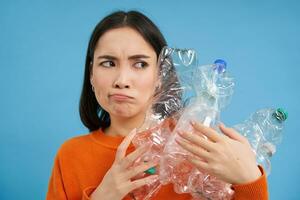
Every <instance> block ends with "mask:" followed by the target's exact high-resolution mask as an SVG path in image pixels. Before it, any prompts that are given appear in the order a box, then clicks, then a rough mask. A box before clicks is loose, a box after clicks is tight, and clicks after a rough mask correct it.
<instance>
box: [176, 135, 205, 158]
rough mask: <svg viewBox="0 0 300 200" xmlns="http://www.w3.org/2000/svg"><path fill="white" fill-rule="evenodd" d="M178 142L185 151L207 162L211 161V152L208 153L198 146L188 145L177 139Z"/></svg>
mask: <svg viewBox="0 0 300 200" xmlns="http://www.w3.org/2000/svg"><path fill="white" fill-rule="evenodd" d="M176 142H177V143H178V144H179V145H180V146H181V147H183V148H184V149H186V150H187V151H189V152H191V153H193V154H194V155H196V156H199V157H201V158H204V159H205V160H207V159H209V157H210V154H209V152H207V151H206V150H205V149H203V148H201V147H200V148H199V147H198V146H196V145H193V144H191V143H188V142H186V141H184V140H180V139H176Z"/></svg>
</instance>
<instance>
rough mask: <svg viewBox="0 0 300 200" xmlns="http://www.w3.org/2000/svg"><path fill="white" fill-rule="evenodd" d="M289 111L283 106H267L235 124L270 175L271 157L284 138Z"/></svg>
mask: <svg viewBox="0 0 300 200" xmlns="http://www.w3.org/2000/svg"><path fill="white" fill-rule="evenodd" d="M287 117H288V113H287V112H286V111H284V110H283V109H282V108H278V109H274V108H265V109H261V110H258V111H256V112H255V113H253V114H252V115H251V116H250V118H249V119H247V120H245V121H244V122H243V123H241V124H238V125H235V126H233V128H234V129H236V130H237V131H238V132H239V133H240V134H242V135H243V136H245V137H246V138H247V139H248V141H249V143H250V144H251V147H252V149H253V151H254V152H255V153H256V160H257V163H258V164H260V165H262V166H263V167H264V169H265V171H266V174H267V175H269V174H270V172H271V163H270V158H271V157H272V156H273V155H274V153H275V152H276V145H278V144H279V143H280V142H281V140H282V130H283V128H284V124H285V120H286V119H287Z"/></svg>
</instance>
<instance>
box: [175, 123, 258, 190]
mask: <svg viewBox="0 0 300 200" xmlns="http://www.w3.org/2000/svg"><path fill="white" fill-rule="evenodd" d="M191 124H192V126H193V128H194V130H195V131H194V132H196V133H197V134H193V133H189V132H179V135H180V136H181V137H182V138H184V140H183V139H177V140H176V141H177V143H178V144H179V145H180V146H182V147H183V148H184V149H186V150H187V151H189V152H191V153H192V154H193V156H190V157H189V160H190V161H191V162H192V163H194V164H195V165H196V166H197V167H198V168H200V169H203V170H205V171H206V172H208V173H209V174H211V175H213V176H215V177H217V178H219V179H221V180H223V181H225V182H227V183H231V184H244V183H248V182H251V181H254V180H256V179H257V178H259V177H260V176H261V172H260V170H259V168H258V166H257V164H256V158H255V154H254V152H253V151H252V149H251V146H250V144H249V142H248V140H247V139H246V138H245V137H244V136H242V135H240V134H239V133H238V132H236V131H235V130H234V129H232V128H227V127H225V126H224V125H220V126H219V127H220V130H221V131H222V132H223V133H224V135H223V134H219V133H217V131H215V130H214V129H212V128H209V127H206V126H204V125H202V124H201V123H195V122H192V123H191ZM203 135H204V136H206V137H207V139H206V138H205V137H203Z"/></svg>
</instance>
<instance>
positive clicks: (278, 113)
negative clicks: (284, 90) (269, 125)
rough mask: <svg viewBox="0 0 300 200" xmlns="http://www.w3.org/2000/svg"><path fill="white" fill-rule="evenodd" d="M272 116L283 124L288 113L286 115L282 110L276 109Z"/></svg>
mask: <svg viewBox="0 0 300 200" xmlns="http://www.w3.org/2000/svg"><path fill="white" fill-rule="evenodd" d="M273 116H274V117H275V118H276V119H277V120H279V121H281V122H283V121H285V120H286V119H287V118H288V113H287V112H286V111H285V110H284V109H283V108H278V109H277V110H276V111H275V112H274V114H273Z"/></svg>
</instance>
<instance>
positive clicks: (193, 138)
mask: <svg viewBox="0 0 300 200" xmlns="http://www.w3.org/2000/svg"><path fill="white" fill-rule="evenodd" d="M178 133H179V135H180V136H181V137H182V138H184V139H186V140H188V141H189V142H191V143H194V144H196V145H197V146H198V148H199V147H201V148H202V149H205V150H207V151H213V150H214V149H215V148H214V143H213V142H211V141H209V140H206V139H204V138H202V137H201V136H199V135H196V134H192V133H187V132H185V131H181V132H178ZM177 141H179V140H177ZM179 144H183V145H184V146H183V147H184V148H185V149H187V150H188V151H189V150H192V149H191V148H193V147H192V145H190V144H188V143H184V142H182V143H179ZM202 151H203V150H202ZM193 152H196V150H193ZM193 152H192V153H193ZM198 153H200V152H198ZM202 155H206V154H202Z"/></svg>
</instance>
